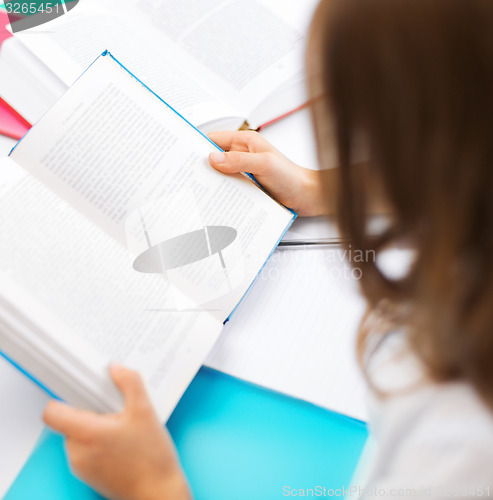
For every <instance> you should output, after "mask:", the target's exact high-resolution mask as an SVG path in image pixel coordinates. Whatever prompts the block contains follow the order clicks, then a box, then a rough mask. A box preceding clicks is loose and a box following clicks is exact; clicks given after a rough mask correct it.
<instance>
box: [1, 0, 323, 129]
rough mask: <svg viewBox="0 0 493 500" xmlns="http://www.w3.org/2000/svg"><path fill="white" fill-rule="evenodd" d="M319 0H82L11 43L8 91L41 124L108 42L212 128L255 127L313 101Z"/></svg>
mask: <svg viewBox="0 0 493 500" xmlns="http://www.w3.org/2000/svg"><path fill="white" fill-rule="evenodd" d="M316 4H317V1H316V0H304V1H303V2H299V1H297V0H214V1H204V0H187V1H177V0H118V1H116V0H81V1H80V2H79V3H78V4H77V6H76V7H74V8H73V9H72V10H71V11H69V12H68V14H66V15H63V16H61V17H60V18H58V19H56V20H53V21H51V22H49V23H47V24H44V25H40V26H39V27H37V28H32V29H29V30H28V31H26V32H19V33H16V34H15V37H13V38H12V39H10V40H8V41H7V42H5V44H4V46H3V48H2V53H1V58H0V95H1V96H2V97H3V98H4V99H5V100H6V101H7V102H8V103H9V104H10V105H11V106H12V107H14V108H15V109H16V110H17V111H18V112H19V113H20V114H21V115H23V116H24V117H25V118H26V119H27V120H28V121H30V122H31V123H35V122H36V121H37V120H38V119H39V118H40V117H41V116H42V114H43V113H44V112H46V110H47V109H49V107H50V106H51V105H52V104H53V103H54V102H55V101H56V100H57V99H58V98H59V97H60V96H61V95H62V94H63V92H65V91H66V89H67V88H68V87H69V86H70V85H71V84H72V83H73V82H74V81H75V79H76V78H77V77H78V76H79V75H80V73H81V72H82V71H83V70H84V69H85V68H86V67H87V66H88V65H89V64H90V63H91V62H92V60H93V59H94V54H95V53H98V52H100V51H101V47H111V48H112V50H113V51H114V53H115V54H118V57H119V59H120V60H121V61H122V63H123V64H124V65H125V66H126V67H128V68H132V70H133V71H134V72H135V73H136V74H138V75H139V77H140V78H141V79H142V80H143V81H145V82H146V83H147V84H148V85H149V86H150V87H151V88H152V89H153V90H155V91H156V92H157V93H158V94H159V95H162V96H166V100H167V102H169V104H170V105H171V106H173V108H175V109H176V110H178V111H179V112H180V113H181V114H182V115H183V116H185V117H186V118H187V119H188V120H190V121H191V122H193V123H194V124H195V125H196V126H198V128H200V130H202V131H206V132H207V131H211V130H219V129H231V130H233V129H238V128H239V127H240V126H241V125H242V124H243V123H244V122H245V120H247V121H248V122H249V124H250V126H252V127H253V128H256V127H257V126H259V125H261V124H263V123H265V122H267V121H269V120H272V119H273V118H276V117H278V116H279V115H282V114H284V113H286V112H289V111H290V110H292V109H294V108H296V107H298V106H299V105H302V104H303V103H305V102H306V100H307V97H306V93H305V89H304V87H305V85H304V57H305V45H306V43H305V42H306V33H307V32H308V26H309V22H310V18H311V15H312V13H313V10H314V8H315V6H316Z"/></svg>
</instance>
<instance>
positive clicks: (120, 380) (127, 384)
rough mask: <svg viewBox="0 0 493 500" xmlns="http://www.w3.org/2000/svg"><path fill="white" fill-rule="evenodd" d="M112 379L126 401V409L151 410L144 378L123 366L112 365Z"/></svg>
mask: <svg viewBox="0 0 493 500" xmlns="http://www.w3.org/2000/svg"><path fill="white" fill-rule="evenodd" d="M110 371H111V377H112V378H113V381H114V382H115V385H116V386H117V387H118V389H120V391H121V392H122V394H123V397H124V399H125V408H126V409H129V410H130V411H132V410H135V409H142V408H146V409H147V408H149V407H150V406H151V403H150V401H149V397H148V396H147V392H146V389H145V386H144V382H143V380H142V377H141V376H140V375H139V374H138V373H137V372H135V371H133V370H129V369H128V368H125V367H124V366H121V365H117V364H114V365H111V368H110Z"/></svg>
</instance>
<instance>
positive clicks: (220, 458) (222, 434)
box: [5, 368, 367, 500]
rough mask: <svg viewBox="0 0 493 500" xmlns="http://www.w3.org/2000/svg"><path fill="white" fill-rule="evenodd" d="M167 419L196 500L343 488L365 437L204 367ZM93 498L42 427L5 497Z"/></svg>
mask: <svg viewBox="0 0 493 500" xmlns="http://www.w3.org/2000/svg"><path fill="white" fill-rule="evenodd" d="M167 425H168V429H169V431H170V432H171V435H172V436H173V439H174V441H175V443H176V446H177V448H178V452H179V455H180V458H181V461H182V464H183V467H184V470H185V472H186V475H187V477H188V479H189V482H190V485H191V488H192V491H193V494H194V498H195V500H211V499H214V500H231V499H234V500H252V499H255V500H276V499H282V498H289V497H287V496H286V493H287V492H291V489H297V490H298V493H299V490H300V489H301V490H307V491H308V490H309V489H313V490H314V492H316V491H317V490H316V488H317V487H318V491H323V488H325V489H326V491H328V490H330V489H332V490H337V489H341V488H342V487H343V486H345V487H348V486H349V485H350V481H351V476H352V474H353V472H354V469H355V466H356V464H357V461H358V458H359V456H360V454H361V451H362V448H363V446H364V443H365V441H366V438H367V429H366V426H365V424H363V423H361V422H359V421H356V420H353V419H350V418H347V417H344V416H342V415H338V414H335V413H332V412H330V411H327V410H323V409H321V408H318V407H316V406H313V405H310V404H307V403H304V402H301V401H298V400H295V399H292V398H289V397H286V396H283V395H280V394H277V393H274V392H271V391H268V390H265V389H262V388H259V387H256V386H253V385H251V384H247V383H245V382H241V381H239V380H237V379H235V378H232V377H230V376H227V375H224V374H221V373H219V372H215V371H213V370H210V369H207V368H202V369H201V370H200V371H199V373H198V375H197V376H196V377H195V379H194V381H193V382H192V384H191V385H190V387H189V388H188V390H187V391H186V393H185V394H184V396H183V398H182V399H181V401H180V403H179V404H178V406H177V408H176V409H175V411H174V413H173V415H172V416H171V418H170V420H169V421H168V424H167ZM290 494H292V492H291V493H290ZM298 496H299V495H298ZM100 498H101V497H100V496H99V495H97V494H96V493H95V492H93V491H92V490H91V489H90V488H89V487H88V486H86V485H85V484H83V483H82V482H80V481H78V480H77V479H76V478H74V477H73V476H72V475H71V473H70V471H69V469H68V467H67V462H66V458H65V454H64V449H63V440H62V438H61V437H59V436H58V435H55V434H53V433H51V432H48V431H47V432H46V433H45V434H44V435H43V436H42V438H41V440H40V442H39V443H38V446H37V448H36V449H35V451H34V453H33V454H32V456H31V458H30V460H29V461H28V463H27V464H26V466H25V467H24V469H23V470H22V472H21V473H20V475H19V476H18V478H17V480H16V481H15V483H14V485H13V486H12V488H11V489H10V491H9V492H8V494H7V495H6V497H5V500H26V499H29V500H96V499H100Z"/></svg>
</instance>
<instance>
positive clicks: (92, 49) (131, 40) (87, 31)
mask: <svg viewBox="0 0 493 500" xmlns="http://www.w3.org/2000/svg"><path fill="white" fill-rule="evenodd" d="M105 7H107V8H106V9H105ZM125 14H128V12H127V11H126V10H124V9H123V8H121V7H118V8H116V7H115V6H114V5H113V7H112V8H111V2H108V1H99V0H98V2H94V1H91V0H86V1H84V2H80V4H79V5H77V8H75V9H74V10H73V11H71V12H70V14H69V15H66V16H61V17H60V18H58V19H56V20H53V21H51V22H50V24H49V26H50V29H49V30H48V31H47V30H46V27H44V26H40V27H37V28H33V29H30V30H29V32H20V33H17V34H16V36H15V44H19V43H21V44H22V45H23V46H24V47H26V48H28V49H29V51H31V52H32V53H33V54H34V55H35V56H36V58H37V59H38V60H39V61H41V62H42V63H43V64H44V65H45V67H46V68H48V70H49V71H51V72H53V73H54V74H55V75H56V76H57V77H58V78H59V79H60V80H61V81H62V82H63V84H64V85H65V86H66V88H68V87H70V86H71V85H72V84H73V83H74V81H75V80H76V79H77V78H78V77H79V76H80V74H81V73H82V72H83V71H85V70H86V69H87V67H88V66H89V65H90V64H92V63H93V62H94V60H95V59H96V58H97V57H98V56H99V55H100V54H101V53H102V52H103V51H104V50H107V49H108V50H111V51H112V52H113V53H114V54H115V55H117V56H118V57H119V59H120V60H121V61H122V63H124V64H125V65H126V66H128V67H131V68H132V71H133V72H135V73H136V74H138V75H139V77H140V78H141V79H142V80H143V81H145V82H146V84H147V85H148V86H149V87H150V88H152V90H153V91H155V92H156V93H157V94H158V95H160V96H161V97H162V98H163V99H165V100H166V101H167V102H168V103H169V104H170V105H171V106H173V107H174V108H175V109H177V110H179V111H180V112H181V113H182V114H184V115H185V116H186V117H187V119H189V120H191V121H193V122H194V123H196V124H197V125H202V124H206V123H208V122H211V121H214V120H220V119H226V118H229V119H233V122H234V123H235V124H236V125H237V127H239V126H240V125H241V124H242V123H243V120H244V119H245V117H244V116H241V115H240V114H239V111H238V110H237V109H234V108H233V107H232V106H231V105H230V103H228V102H225V101H224V100H223V99H221V98H220V96H218V95H217V94H216V95H215V94H214V92H211V91H210V90H208V89H207V87H206V86H205V85H204V84H203V81H202V80H203V78H201V76H200V74H191V73H190V71H187V70H186V69H187V68H186V67H185V66H184V65H182V64H180V61H179V60H178V59H177V58H176V57H175V56H174V54H173V51H172V50H170V48H167V47H165V45H164V44H163V42H162V40H156V39H155V38H154V37H153V36H152V30H151V32H149V30H148V29H146V28H145V27H143V26H137V25H135V22H134V20H133V19H132V16H131V15H128V16H126V15H125ZM7 50H13V49H11V48H10V47H9V46H8V47H7ZM18 64H20V63H19V62H18ZM28 69H29V68H28ZM38 92H39V90H38V89H36V90H35V91H34V93H35V94H36V95H37V94H38ZM53 104H54V101H49V100H48V101H47V102H46V103H45V109H44V111H47V110H48V109H49V108H50V106H51V105H53Z"/></svg>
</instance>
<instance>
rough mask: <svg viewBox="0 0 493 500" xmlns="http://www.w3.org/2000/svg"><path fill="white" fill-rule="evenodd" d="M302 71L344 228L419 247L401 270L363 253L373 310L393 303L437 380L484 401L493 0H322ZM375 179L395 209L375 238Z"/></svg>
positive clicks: (490, 322)
mask: <svg viewBox="0 0 493 500" xmlns="http://www.w3.org/2000/svg"><path fill="white" fill-rule="evenodd" d="M308 72H309V76H310V79H311V93H312V96H313V97H314V105H313V117H314V122H315V127H316V133H317V138H318V145H319V153H320V159H321V162H322V164H324V163H325V162H326V161H327V158H328V157H329V156H330V151H329V150H330V148H331V147H332V144H333V145H334V147H335V149H336V152H337V156H338V161H339V167H340V168H339V190H338V193H339V194H338V200H337V206H338V220H339V226H340V230H341V231H342V233H343V235H344V236H346V237H348V238H349V239H350V240H351V245H352V248H353V249H354V248H358V249H361V250H363V251H368V250H374V251H375V252H376V255H377V256H378V255H379V253H381V252H382V251H383V249H384V248H386V247H387V246H388V245H389V244H392V243H395V242H404V241H405V242H407V243H408V244H409V245H411V246H412V248H413V249H414V250H415V252H416V259H415V262H414V265H413V266H412V268H411V269H410V271H409V273H408V275H407V276H405V277H404V278H402V279H398V280H391V279H389V278H388V277H386V276H385V275H384V274H383V273H382V272H381V270H380V269H379V267H378V265H377V262H378V258H377V262H374V261H369V262H366V263H362V264H358V266H361V267H362V271H363V274H362V278H361V286H362V290H363V293H364V295H365V296H366V298H367V299H368V302H369V305H370V308H371V309H372V310H376V309H377V308H379V306H380V305H381V304H382V303H383V302H385V303H387V304H391V306H392V308H391V309H392V310H393V311H399V312H398V314H397V316H396V317H394V322H397V323H400V326H401V327H403V328H405V329H406V331H407V333H408V337H409V343H410V346H411V348H412V350H413V351H414V352H415V353H416V354H417V355H418V356H419V358H420V359H421V361H422V363H423V365H424V367H425V368H426V370H427V372H428V374H429V375H430V376H431V377H432V378H433V379H434V380H436V381H448V380H453V379H461V380H465V381H467V382H469V383H471V384H472V385H473V387H474V388H475V389H477V391H478V392H479V393H480V394H481V395H482V396H483V398H484V399H485V400H486V401H487V402H488V403H489V405H490V406H493V1H491V0H323V1H322V3H321V4H320V6H319V8H318V11H317V13H316V15H315V18H314V22H313V26H312V33H311V40H310V44H309V53H308ZM332 139H333V141H332ZM361 144H363V145H364V146H365V148H366V150H367V153H368V156H369V162H368V167H367V169H366V170H365V172H364V173H363V172H362V171H361V169H359V168H358V167H355V166H354V165H352V163H353V158H354V154H355V147H357V146H358V145H361ZM365 176H369V177H366V178H365ZM369 179H372V182H369ZM375 180H376V181H377V182H378V183H379V184H380V186H381V189H382V192H383V193H384V196H385V198H386V201H387V202H388V204H389V206H390V207H391V209H392V217H391V220H390V224H389V226H388V228H387V230H386V231H385V233H384V234H382V235H381V236H380V237H378V238H374V237H371V236H370V235H369V234H368V219H369V212H370V210H369V203H370V201H371V199H372V197H373V193H372V190H374V186H375ZM396 318H397V319H396ZM360 335H362V336H363V337H362V340H363V341H364V340H368V339H367V338H366V337H367V336H368V332H366V333H360ZM363 343H364V342H363Z"/></svg>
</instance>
